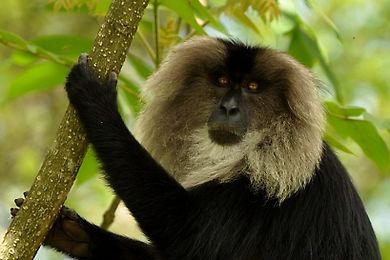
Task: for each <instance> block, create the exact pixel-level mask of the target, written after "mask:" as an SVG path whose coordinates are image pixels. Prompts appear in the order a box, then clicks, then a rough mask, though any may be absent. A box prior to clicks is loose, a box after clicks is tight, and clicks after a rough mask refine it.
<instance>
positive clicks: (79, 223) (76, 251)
mask: <svg viewBox="0 0 390 260" xmlns="http://www.w3.org/2000/svg"><path fill="white" fill-rule="evenodd" d="M23 202H24V199H23V198H18V199H16V200H15V204H16V206H17V208H11V215H12V217H15V216H16V214H17V212H18V211H19V207H21V206H22V204H23ZM43 243H44V245H45V246H49V247H52V248H54V249H56V250H58V251H60V252H62V253H65V254H67V255H69V256H71V257H74V258H76V259H90V260H98V259H124V260H125V259H126V260H158V259H161V258H160V257H159V256H158V254H157V252H156V250H155V249H154V248H153V247H152V246H151V245H148V244H145V243H143V242H141V241H137V240H133V239H130V238H126V237H123V236H119V235H116V234H114V233H111V232H108V231H106V230H103V229H101V228H100V227H98V226H96V225H93V224H91V223H89V222H88V221H86V220H85V219H83V218H81V217H80V216H79V215H78V214H77V213H76V212H75V211H74V210H72V209H69V208H67V207H65V206H63V207H62V208H61V211H60V213H59V215H58V217H57V219H56V221H55V222H54V224H53V227H52V228H51V229H50V231H49V233H48V234H47V236H46V238H45V241H44V242H43Z"/></svg>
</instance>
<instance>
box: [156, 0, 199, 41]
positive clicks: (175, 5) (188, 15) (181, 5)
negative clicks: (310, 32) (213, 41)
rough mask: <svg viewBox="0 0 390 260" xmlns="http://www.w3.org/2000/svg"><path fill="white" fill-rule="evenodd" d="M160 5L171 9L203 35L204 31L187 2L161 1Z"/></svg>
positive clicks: (175, 0)
mask: <svg viewBox="0 0 390 260" xmlns="http://www.w3.org/2000/svg"><path fill="white" fill-rule="evenodd" d="M160 4H161V5H164V6H165V7H167V8H169V9H171V10H172V11H173V12H175V13H176V14H177V15H178V16H180V17H181V18H183V20H184V21H185V22H187V23H188V24H189V25H191V26H192V28H194V29H195V30H196V31H197V32H198V33H200V34H205V32H204V29H203V28H202V26H200V25H199V24H198V23H197V21H196V19H195V16H194V12H193V10H192V8H191V5H190V4H189V3H188V1H177V0H161V1H160Z"/></svg>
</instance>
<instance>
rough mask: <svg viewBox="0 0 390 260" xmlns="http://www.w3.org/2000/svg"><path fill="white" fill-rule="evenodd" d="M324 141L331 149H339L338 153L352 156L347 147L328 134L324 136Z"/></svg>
mask: <svg viewBox="0 0 390 260" xmlns="http://www.w3.org/2000/svg"><path fill="white" fill-rule="evenodd" d="M324 139H325V141H326V142H327V143H328V144H329V145H331V146H332V147H334V148H336V149H339V150H340V151H343V152H345V153H349V154H353V152H352V151H351V150H349V149H348V147H346V146H345V145H343V144H342V143H341V142H339V141H338V140H337V139H336V138H334V136H332V135H330V134H325V136H324Z"/></svg>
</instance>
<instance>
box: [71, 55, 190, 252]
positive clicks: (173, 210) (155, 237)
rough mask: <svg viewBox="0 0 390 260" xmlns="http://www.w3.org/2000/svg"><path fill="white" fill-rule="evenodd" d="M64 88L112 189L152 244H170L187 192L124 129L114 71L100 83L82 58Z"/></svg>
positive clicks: (181, 217) (179, 224)
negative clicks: (118, 105) (106, 79)
mask: <svg viewBox="0 0 390 260" xmlns="http://www.w3.org/2000/svg"><path fill="white" fill-rule="evenodd" d="M66 90H67V93H68V97H69V100H70V102H71V103H72V104H73V106H74V107H75V108H76V110H77V112H78V114H79V116H80V119H81V122H82V123H83V125H84V127H85V129H86V132H87V137H88V138H89V141H90V142H91V143H92V144H93V146H94V148H95V151H96V153H97V156H98V157H99V159H100V161H101V162H102V163H103V169H104V171H105V177H106V179H107V180H108V182H109V183H110V185H111V187H112V188H113V189H114V190H115V192H116V193H117V194H118V195H119V197H120V198H121V199H122V200H123V201H124V203H125V204H126V206H127V207H128V208H129V209H130V211H131V212H132V214H133V215H134V217H135V218H136V219H137V221H138V223H139V225H140V227H141V228H142V230H143V231H144V232H145V234H146V235H147V236H148V237H149V238H150V239H151V240H152V241H153V242H154V243H155V244H156V246H162V247H164V245H167V244H169V243H170V239H174V237H176V236H175V232H180V231H181V229H182V228H183V227H184V226H185V223H184V222H185V221H186V219H187V215H188V214H189V207H188V204H189V195H188V193H187V191H186V190H185V189H184V188H183V187H182V186H181V185H180V184H178V183H177V182H176V181H175V180H174V179H173V178H172V177H171V176H170V175H169V174H167V173H166V172H165V170H164V169H163V168H162V167H161V166H160V165H159V164H158V163H157V162H156V161H155V160H154V159H153V158H152V157H151V156H150V155H149V153H148V152H147V151H146V150H145V149H144V148H143V147H142V146H141V145H140V144H139V143H138V142H137V141H136V139H135V138H134V137H133V136H132V135H131V134H130V132H129V131H128V129H127V127H126V126H125V124H124V122H123V120H122V119H121V117H120V114H119V112H118V109H117V101H116V75H115V74H114V73H112V74H111V75H110V77H109V79H108V81H107V83H104V84H101V83H99V81H98V80H97V78H96V77H95V76H94V75H93V74H92V72H91V71H90V70H89V69H88V67H87V57H86V56H80V59H79V63H78V64H77V65H75V66H74V67H73V69H72V70H71V72H70V74H69V76H68V79H67V83H66ZM167 227H169V229H168V228H167Z"/></svg>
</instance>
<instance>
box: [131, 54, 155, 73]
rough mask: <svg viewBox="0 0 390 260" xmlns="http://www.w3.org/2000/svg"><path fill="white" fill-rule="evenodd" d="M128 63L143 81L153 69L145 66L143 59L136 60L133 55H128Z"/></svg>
mask: <svg viewBox="0 0 390 260" xmlns="http://www.w3.org/2000/svg"><path fill="white" fill-rule="evenodd" d="M128 57H129V59H127V61H128V62H130V63H131V64H132V67H133V68H134V69H135V70H136V71H137V73H138V75H140V76H141V77H142V78H143V79H146V78H147V77H149V76H150V75H151V74H152V73H153V70H154V69H153V68H152V67H151V66H150V65H149V64H147V63H146V62H145V61H144V60H143V59H140V58H138V57H137V56H136V55H134V54H133V53H129V55H128Z"/></svg>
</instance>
